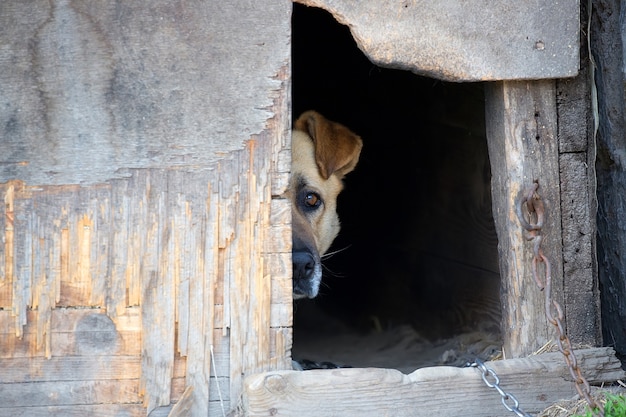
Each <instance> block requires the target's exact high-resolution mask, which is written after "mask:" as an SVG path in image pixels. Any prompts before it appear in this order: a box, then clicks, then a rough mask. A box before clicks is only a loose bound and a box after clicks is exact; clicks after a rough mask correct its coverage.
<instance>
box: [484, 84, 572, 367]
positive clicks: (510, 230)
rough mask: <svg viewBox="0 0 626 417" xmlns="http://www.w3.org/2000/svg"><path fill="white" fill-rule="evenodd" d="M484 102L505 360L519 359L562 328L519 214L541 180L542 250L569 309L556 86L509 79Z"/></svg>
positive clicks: (490, 88) (556, 295)
mask: <svg viewBox="0 0 626 417" xmlns="http://www.w3.org/2000/svg"><path fill="white" fill-rule="evenodd" d="M485 96H486V131H487V144H488V147H489V157H490V162H491V173H492V183H491V188H492V201H493V216H494V220H495V224H496V231H497V234H498V254H499V259H500V277H501V283H502V291H501V293H502V296H503V297H502V318H503V319H502V334H503V338H504V343H503V351H504V354H505V357H506V358H516V357H523V356H527V355H529V354H531V353H532V352H534V351H536V350H538V349H539V348H540V347H541V346H543V345H544V344H545V343H546V342H548V341H550V340H554V339H555V329H554V328H553V327H552V326H551V325H550V326H549V325H548V322H547V320H546V318H545V307H544V306H545V301H544V293H543V292H541V291H539V289H538V287H537V285H536V284H535V281H534V279H533V275H532V265H531V263H532V259H533V256H534V255H533V248H532V245H531V244H530V243H529V242H527V241H526V238H525V236H524V233H523V228H522V226H521V223H520V221H519V219H518V217H517V214H516V211H517V210H516V206H517V204H518V201H519V198H520V197H521V195H522V194H523V193H524V192H525V190H527V189H528V188H529V187H530V186H532V185H533V182H534V181H538V182H539V191H538V192H539V194H540V195H541V198H542V200H543V202H544V204H545V208H546V220H545V224H544V226H543V230H542V236H543V243H542V248H543V250H544V252H545V254H546V256H547V257H548V259H549V260H550V262H551V264H552V295H553V299H555V300H556V301H558V302H559V303H560V304H561V305H563V249H562V235H561V207H560V205H561V195H560V185H559V154H558V141H557V119H556V117H557V112H556V94H555V84H554V81H549V80H548V81H510V82H509V81H503V82H498V83H493V84H488V85H487V87H486V94H485ZM542 271H543V268H541V266H540V267H539V272H540V273H542ZM544 281H545V279H544Z"/></svg>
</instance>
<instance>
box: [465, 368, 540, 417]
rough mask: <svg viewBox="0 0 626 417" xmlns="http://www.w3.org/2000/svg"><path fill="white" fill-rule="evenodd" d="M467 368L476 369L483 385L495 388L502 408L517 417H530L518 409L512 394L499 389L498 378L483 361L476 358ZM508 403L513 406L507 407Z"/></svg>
mask: <svg viewBox="0 0 626 417" xmlns="http://www.w3.org/2000/svg"><path fill="white" fill-rule="evenodd" d="M468 366H471V367H472V368H476V369H478V370H479V371H480V373H481V376H482V377H483V381H484V382H485V385H487V386H488V387H489V388H495V390H496V391H498V394H500V397H501V399H502V405H503V406H504V408H506V409H507V410H509V411H510V412H512V413H515V414H517V415H518V416H519V417H532V416H531V415H530V414H528V413H526V412H524V411H522V410H521V409H520V408H519V401H517V398H515V396H514V395H513V394H511V393H509V392H506V391H504V390H503V389H502V388H500V378H498V375H496V373H495V372H494V370H493V369H491V368H489V367H487V366H486V365H485V364H484V362H483V361H481V360H480V359H478V358H476V359H475V361H474V363H471V364H468ZM489 377H491V378H493V382H489ZM508 402H512V403H513V405H509V403H508Z"/></svg>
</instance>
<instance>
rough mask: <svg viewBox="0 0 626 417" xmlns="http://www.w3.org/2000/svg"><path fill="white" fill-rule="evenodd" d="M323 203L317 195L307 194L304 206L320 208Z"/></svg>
mask: <svg viewBox="0 0 626 417" xmlns="http://www.w3.org/2000/svg"><path fill="white" fill-rule="evenodd" d="M321 203H322V199H321V198H320V196H319V195H318V194H316V193H307V194H306V195H305V196H304V205H305V206H307V207H308V208H315V207H318V206H319V205H320V204H321Z"/></svg>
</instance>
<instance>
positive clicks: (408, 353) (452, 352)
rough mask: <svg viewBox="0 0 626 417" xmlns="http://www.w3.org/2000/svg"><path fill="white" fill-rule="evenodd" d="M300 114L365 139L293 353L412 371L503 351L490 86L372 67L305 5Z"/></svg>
mask: <svg viewBox="0 0 626 417" xmlns="http://www.w3.org/2000/svg"><path fill="white" fill-rule="evenodd" d="M292 28H293V29H292V30H293V31H292V33H293V38H292V46H293V51H292V59H293V116H294V118H296V117H297V116H298V115H299V114H300V113H302V112H303V111H305V110H309V109H314V110H317V111H319V112H320V113H322V114H324V115H325V116H326V117H327V118H329V119H331V120H334V121H337V122H340V123H342V124H344V125H346V126H347V127H349V128H350V129H351V130H353V131H354V132H355V133H357V134H359V135H360V136H361V137H362V138H363V141H364V147H363V152H362V154H361V159H360V162H359V165H358V166H357V169H356V170H355V171H354V172H352V173H351V174H349V175H348V176H347V177H346V180H345V185H346V186H345V190H344V191H343V193H342V194H341V195H340V197H339V201H338V211H339V216H340V219H341V224H342V230H341V232H340V234H339V237H338V238H337V239H336V240H335V243H334V244H333V246H332V248H331V252H333V251H338V252H337V253H336V254H335V255H333V256H331V257H329V258H327V259H326V260H325V262H324V264H325V266H326V271H325V274H324V280H323V283H322V287H321V291H320V295H319V296H318V298H316V299H315V300H301V301H297V302H295V305H294V314H295V323H294V346H293V350H292V355H293V357H294V359H299V360H300V359H309V360H312V361H316V362H322V361H330V362H334V363H337V364H339V365H349V366H355V367H357V366H358V367H362V366H384V367H389V368H397V369H401V370H403V371H410V370H412V369H415V368H417V367H421V366H427V365H436V364H451V365H458V364H462V363H463V362H464V361H466V360H469V359H472V358H473V357H475V356H480V357H482V358H483V359H488V358H492V357H493V356H494V355H496V354H497V351H498V350H499V348H500V328H499V326H500V304H499V286H500V283H499V272H498V255H497V239H496V234H495V228H494V223H493V217H492V213H491V194H490V178H491V173H490V167H489V158H488V153H487V145H486V139H485V126H484V93H483V86H482V84H480V83H471V84H468V83H465V84H461V83H448V82H442V81H439V80H435V79H430V78H426V77H420V76H417V75H415V74H413V73H410V72H407V71H401V70H395V69H388V68H380V67H378V66H376V65H374V64H372V63H371V62H370V61H369V60H368V58H367V57H366V56H365V55H364V54H363V53H362V52H361V51H360V50H359V49H358V47H357V45H356V43H355V42H354V40H353V38H352V36H351V34H350V31H349V29H348V28H347V27H346V26H343V25H341V24H339V23H337V22H336V21H335V19H334V18H333V17H332V16H331V15H330V14H329V13H327V12H326V11H324V10H321V9H316V8H310V7H306V6H302V5H299V4H294V13H293V24H292Z"/></svg>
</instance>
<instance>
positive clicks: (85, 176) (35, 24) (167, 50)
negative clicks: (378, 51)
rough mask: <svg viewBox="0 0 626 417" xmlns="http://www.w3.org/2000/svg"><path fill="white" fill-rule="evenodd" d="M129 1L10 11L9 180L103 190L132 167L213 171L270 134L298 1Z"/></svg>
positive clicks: (6, 14) (2, 68)
mask: <svg viewBox="0 0 626 417" xmlns="http://www.w3.org/2000/svg"><path fill="white" fill-rule="evenodd" d="M118 6H119V5H118V4H117V3H116V2H114V1H103V2H99V3H97V4H94V3H91V2H85V1H80V2H78V3H76V4H69V3H61V4H59V5H58V7H57V6H55V7H52V5H50V4H46V3H41V4H39V5H38V7H37V12H36V13H34V12H33V11H32V10H31V7H28V6H27V5H25V4H22V3H16V4H12V5H10V6H9V5H7V7H3V8H2V11H1V12H0V26H2V27H4V28H7V32H6V33H5V34H4V36H3V39H6V40H7V46H6V47H7V55H6V59H3V60H2V62H0V74H2V76H1V78H2V85H4V86H6V88H5V89H3V97H6V102H7V103H9V104H8V105H7V106H5V107H3V108H2V109H1V110H0V119H1V120H2V121H3V126H4V125H6V126H8V127H11V129H10V132H9V131H7V134H5V135H3V152H2V153H1V154H0V182H4V181H7V180H8V179H13V178H20V179H22V180H24V181H26V182H28V183H29V184H50V183H54V184H81V183H82V184H95V183H100V182H106V181H108V180H110V179H111V178H124V177H126V176H127V175H128V171H127V168H167V167H172V166H192V167H196V168H197V167H208V166H212V165H214V164H215V163H216V162H217V161H219V160H220V159H222V158H223V156H224V155H226V154H228V153H229V152H232V151H234V150H238V149H241V148H242V146H243V143H244V142H245V141H246V140H248V139H249V138H250V135H251V134H254V133H258V132H261V131H262V130H263V129H264V128H265V125H266V122H267V119H268V118H270V117H272V114H271V112H270V111H269V110H268V108H269V107H270V106H272V104H273V99H274V97H273V96H274V95H275V92H276V90H278V89H281V88H284V85H283V82H284V81H283V80H284V79H283V80H279V79H276V78H275V76H276V74H279V73H280V72H281V71H282V70H283V68H284V67H285V66H287V67H288V62H289V53H290V48H289V30H290V13H291V4H290V3H289V2H271V3H268V4H261V3H251V4H250V5H249V7H244V8H242V7H240V5H237V4H234V3H232V4H222V3H219V2H208V3H203V4H202V7H198V6H197V4H195V3H193V2H188V1H185V2H184V3H182V4H180V7H175V6H174V5H172V3H171V2H169V1H167V0H158V1H156V2H155V3H153V4H151V5H150V6H149V7H147V6H146V5H143V4H134V3H133V4H127V5H125V6H124V7H123V10H120V9H119V7H118ZM161 20H162V22H161V23H160V24H158V25H154V24H153V23H154V22H158V21H161ZM242 22H246V24H242ZM28 39H30V40H31V41H32V42H33V44H32V45H31V46H32V47H29V41H28ZM233 51H236V53H233ZM190 57H194V59H190ZM245 62H251V63H254V65H255V67H254V71H251V67H249V66H248V65H247V64H244V63H245ZM174 63H175V65H174V66H172V65H173V64H174ZM15 68H23V69H24V73H23V74H22V73H21V72H20V71H15ZM24 74H28V75H24ZM147 74H149V76H146V75H147ZM259 74H262V75H261V76H259ZM32 86H37V88H31V87H32ZM241 91H247V92H249V94H244V95H242V94H241ZM216 92H217V94H216ZM44 96H45V97H46V99H45V100H42V97H44Z"/></svg>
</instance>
